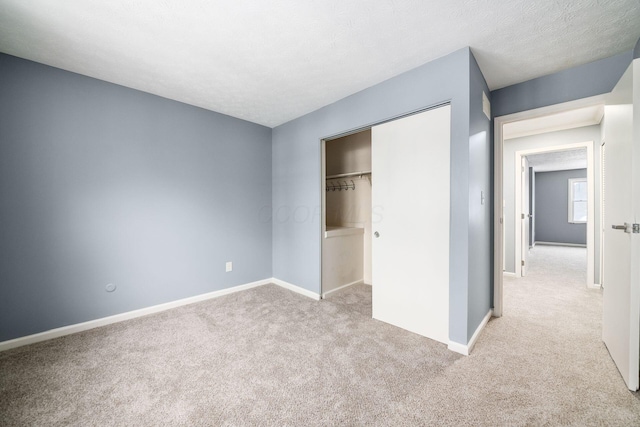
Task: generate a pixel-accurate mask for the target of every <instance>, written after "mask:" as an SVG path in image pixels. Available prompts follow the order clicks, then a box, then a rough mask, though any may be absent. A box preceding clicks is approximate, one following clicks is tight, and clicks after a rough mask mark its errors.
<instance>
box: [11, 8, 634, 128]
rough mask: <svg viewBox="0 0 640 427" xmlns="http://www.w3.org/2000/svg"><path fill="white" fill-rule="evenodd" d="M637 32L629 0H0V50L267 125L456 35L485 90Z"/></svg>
mask: <svg viewBox="0 0 640 427" xmlns="http://www.w3.org/2000/svg"><path fill="white" fill-rule="evenodd" d="M638 37H640V1H638V0H562V1H561V0H536V1H531V0H449V1H436V0H270V1H260V0H189V1H185V0H135V1H132V0H128V1H125V0H113V1H104V0H59V1H51V0H28V1H26V0H0V51H1V52H4V53H8V54H11V55H15V56H18V57H22V58H26V59H30V60H33V61H37V62H41V63H44V64H48V65H52V66H55V67H59V68H62V69H65V70H69V71H73V72H76V73H80V74H85V75H88V76H91V77H96V78H99V79H102V80H106V81H110V82H113V83H117V84H120V85H124V86H128V87H132V88H135V89H139V90H143V91H146V92H150V93H154V94H157V95H160V96H164V97H166V98H170V99H175V100H178V101H182V102H185V103H188V104H192V105H196V106H200V107H203V108H207V109H210V110H214V111H218V112H221V113H224V114H228V115H231V116H235V117H239V118H242V119H246V120H250V121H253V122H256V123H261V124H264V125H267V126H276V125H278V124H281V123H284V122H286V121H289V120H291V119H293V118H296V117H299V116H301V115H303V114H305V113H308V112H311V111H313V110H316V109H318V108H320V107H322V106H324V105H327V104H329V103H332V102H334V101H337V100H338V99H341V98H343V97H345V96H347V95H350V94H352V93H355V92H357V91H359V90H362V89H364V88H367V87H369V86H372V85H374V84H376V83H379V82H381V81H383V80H385V79H388V78H390V77H392V76H395V75H397V74H400V73H402V72H404V71H407V70H410V69H412V68H415V67H416V66H418V65H421V64H423V63H425V62H428V61H431V60H433V59H435V58H438V57H440V56H443V55H446V54H448V53H450V52H452V51H455V50H457V49H460V48H463V47H465V46H471V48H472V50H473V52H474V54H475V56H476V59H477V60H478V63H479V64H480V67H481V69H482V71H483V73H484V75H485V77H486V79H487V82H488V84H489V86H490V88H491V89H497V88H500V87H504V86H508V85H511V84H514V83H518V82H521V81H525V80H529V79H531V78H535V77H538V76H541V75H545V74H549V73H553V72H555V71H558V70H561V69H565V68H569V67H572V66H574V65H578V64H583V63H587V62H590V61H594V60H597V59H601V58H604V57H608V56H611V55H614V54H616V53H619V52H623V51H626V50H629V49H631V48H633V46H634V44H635V42H636V40H637V39H638Z"/></svg>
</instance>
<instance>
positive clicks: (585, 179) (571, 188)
mask: <svg viewBox="0 0 640 427" xmlns="http://www.w3.org/2000/svg"><path fill="white" fill-rule="evenodd" d="M576 182H584V183H585V184H587V185H589V184H588V183H587V178H569V197H568V199H569V218H568V220H569V223H570V224H586V223H587V221H586V220H585V221H574V219H573V204H574V203H575V202H587V204H588V203H589V200H588V194H589V191H588V188H587V199H585V200H574V198H573V184H574V183H576ZM587 215H588V214H587Z"/></svg>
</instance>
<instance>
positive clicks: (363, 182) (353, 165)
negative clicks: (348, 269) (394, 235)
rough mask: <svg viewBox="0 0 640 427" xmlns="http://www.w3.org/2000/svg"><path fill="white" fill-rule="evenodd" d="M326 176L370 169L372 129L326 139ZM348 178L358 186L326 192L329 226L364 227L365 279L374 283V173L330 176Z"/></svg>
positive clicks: (330, 181)
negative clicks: (372, 182)
mask: <svg viewBox="0 0 640 427" xmlns="http://www.w3.org/2000/svg"><path fill="white" fill-rule="evenodd" d="M326 164H327V176H331V175H337V174H341V173H349V172H361V171H370V170H371V131H370V130H367V131H363V132H360V133H357V134H353V135H349V136H346V137H343V138H339V139H335V140H332V141H327V143H326ZM338 181H341V182H344V181H346V182H347V183H348V184H349V185H351V181H353V183H354V184H355V187H356V188H355V190H351V189H349V190H342V191H338V190H336V191H332V190H329V191H327V192H326V207H327V211H326V221H327V224H326V225H327V226H340V227H361V228H364V272H363V277H364V282H365V283H367V284H371V176H363V177H357V176H356V177H353V178H345V179H340V180H327V183H328V184H331V183H332V182H335V183H336V184H337V183H338Z"/></svg>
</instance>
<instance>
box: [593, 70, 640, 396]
mask: <svg viewBox="0 0 640 427" xmlns="http://www.w3.org/2000/svg"><path fill="white" fill-rule="evenodd" d="M635 62H636V64H635V65H632V66H630V67H629V69H628V70H627V72H626V73H625V74H624V75H623V77H622V79H621V80H620V82H619V83H618V85H617V86H616V88H615V89H614V91H613V92H612V94H611V97H610V99H609V101H608V102H607V105H606V106H605V118H604V126H605V129H604V138H605V141H606V147H607V160H606V161H607V173H606V175H605V188H606V198H607V201H606V204H605V215H604V217H605V218H606V221H607V223H606V224H605V238H604V252H605V253H604V262H605V265H604V277H603V284H602V285H603V287H604V290H603V321H602V339H603V341H604V343H605V344H606V346H607V349H608V350H609V353H610V354H611V357H612V359H613V361H614V362H615V363H616V366H617V367H618V370H619V371H620V374H621V375H622V377H623V379H624V381H625V383H626V384H627V386H628V387H629V389H630V390H637V389H638V376H639V371H640V366H639V363H638V360H639V358H640V292H639V286H640V283H639V282H638V274H637V270H636V271H634V269H636V268H637V267H636V265H637V264H638V260H637V259H636V260H635V262H634V261H633V260H634V252H635V256H636V257H637V255H638V253H637V240H638V239H639V238H640V235H638V234H635V235H634V234H632V233H627V232H625V230H621V229H614V228H613V227H612V226H619V225H624V223H633V222H634V218H635V221H636V222H637V220H638V217H637V215H634V203H635V204H637V199H638V182H637V175H636V181H635V182H634V176H633V175H634V173H636V174H637V170H638V168H639V167H640V162H638V149H639V144H638V140H637V139H638V135H637V129H636V131H635V132H636V134H635V135H634V118H633V115H634V111H633V109H634V108H633V107H634V99H633V86H634V84H636V85H637V84H638V83H637V82H638V80H637V79H635V78H634V75H633V67H634V66H635V67H636V69H637V68H638V64H639V63H638V61H635ZM636 73H637V70H636ZM636 96H637V95H636ZM636 105H637V104H636ZM634 152H635V153H634ZM634 169H635V172H634ZM634 187H635V188H634ZM634 192H635V193H634ZM634 199H635V200H634ZM635 213H636V214H637V213H638V212H635ZM634 241H635V244H636V249H635V250H634V248H633V245H634ZM634 264H635V265H634Z"/></svg>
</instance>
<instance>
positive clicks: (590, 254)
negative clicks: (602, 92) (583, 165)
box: [514, 141, 599, 288]
mask: <svg viewBox="0 0 640 427" xmlns="http://www.w3.org/2000/svg"><path fill="white" fill-rule="evenodd" d="M593 143H594V142H593V141H586V142H578V143H573V144H562V145H555V146H552V147H542V148H533V149H529V150H520V151H516V153H515V157H516V158H515V160H516V163H515V164H516V169H515V179H516V181H515V190H516V198H515V209H514V212H515V217H514V227H515V233H514V236H515V260H516V277H520V276H521V275H522V274H521V273H522V270H521V265H520V263H519V262H518V260H521V259H523V258H522V245H523V242H522V234H521V233H520V229H521V227H522V220H521V219H520V218H521V214H522V213H523V212H522V174H521V173H520V168H521V166H520V165H521V164H522V158H523V157H524V156H528V155H530V154H540V153H553V152H558V151H566V150H572V149H576V148H586V149H587V191H588V200H587V287H588V288H594V287H599V286H595V285H594V276H595V262H594V258H595V245H594V243H595V239H594V237H595V230H594V221H595V201H594V200H595V179H594V166H595V165H594V164H593Z"/></svg>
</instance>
